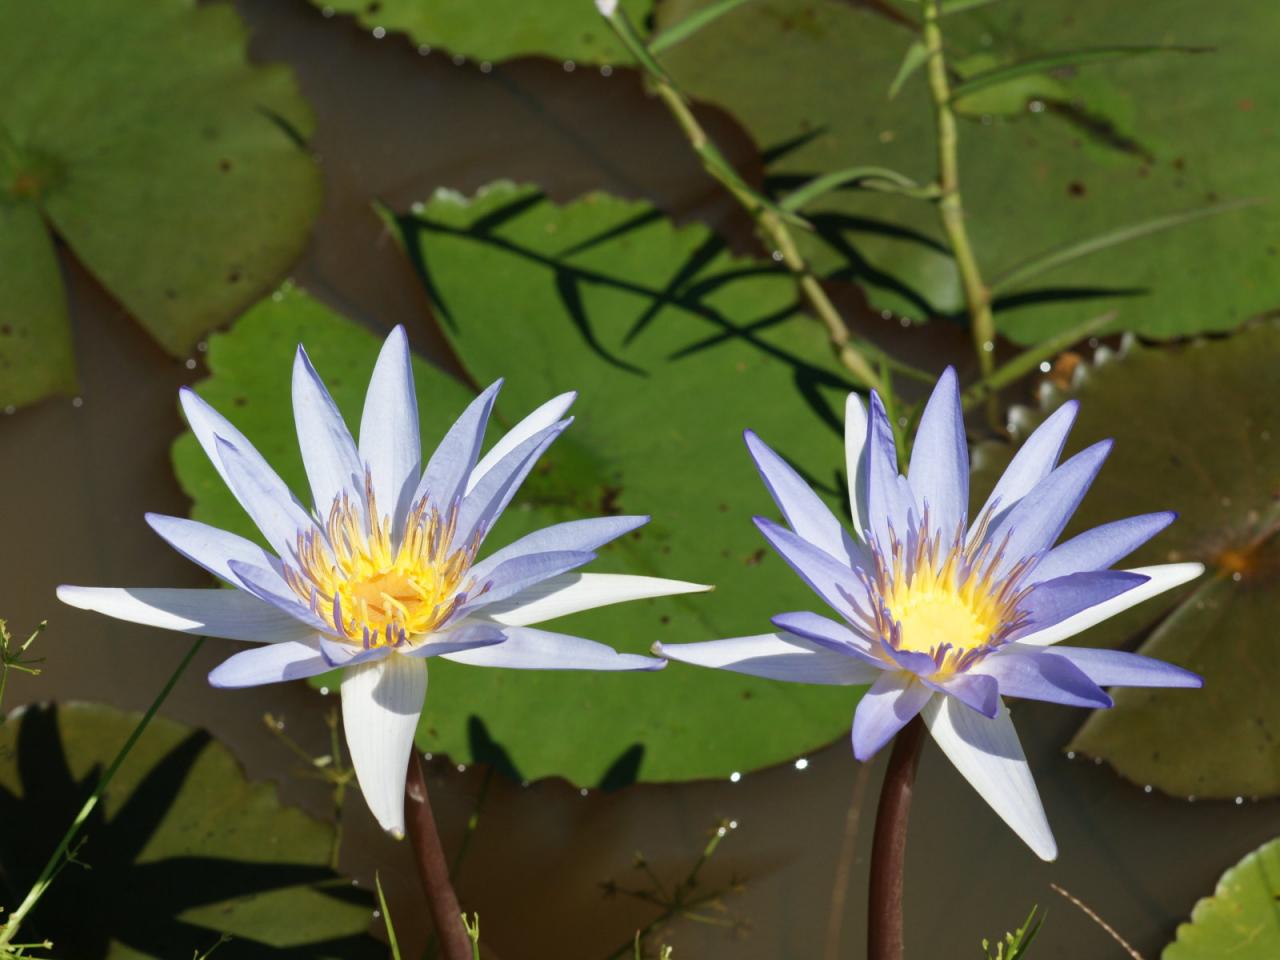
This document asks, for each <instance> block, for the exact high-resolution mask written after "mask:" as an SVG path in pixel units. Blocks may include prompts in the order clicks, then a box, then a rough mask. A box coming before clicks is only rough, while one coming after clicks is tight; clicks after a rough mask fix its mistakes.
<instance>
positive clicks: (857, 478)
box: [844, 393, 867, 539]
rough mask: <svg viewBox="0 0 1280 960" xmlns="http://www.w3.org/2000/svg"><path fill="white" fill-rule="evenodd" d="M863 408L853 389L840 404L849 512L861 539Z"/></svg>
mask: <svg viewBox="0 0 1280 960" xmlns="http://www.w3.org/2000/svg"><path fill="white" fill-rule="evenodd" d="M866 449H867V408H866V407H865V406H864V405H863V403H862V398H861V397H860V396H858V395H857V394H856V393H851V394H849V398H848V399H847V400H846V401H845V404H844V463H845V472H846V473H847V474H848V480H849V514H850V516H851V517H852V518H853V532H854V533H856V534H857V535H858V538H859V539H862V536H863V531H864V530H865V529H866V524H867V458H866V456H865V455H864V454H865V452H866Z"/></svg>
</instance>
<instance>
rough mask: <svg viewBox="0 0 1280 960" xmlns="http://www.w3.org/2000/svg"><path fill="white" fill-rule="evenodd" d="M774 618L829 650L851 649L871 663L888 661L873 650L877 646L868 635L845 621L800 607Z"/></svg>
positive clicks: (850, 651) (780, 625) (841, 651)
mask: <svg viewBox="0 0 1280 960" xmlns="http://www.w3.org/2000/svg"><path fill="white" fill-rule="evenodd" d="M771 622H772V623H773V625H774V626H775V627H778V628H779V629H781V630H786V631H787V632H788V633H794V634H797V635H799V636H801V637H804V638H805V639H806V640H812V641H813V642H814V643H816V644H818V645H819V646H822V647H826V648H827V649H828V650H834V651H835V652H836V653H844V654H850V653H851V654H854V655H855V656H859V657H862V658H864V659H866V660H868V661H870V662H871V663H877V664H880V665H881V666H883V665H884V662H883V661H882V660H881V659H880V658H879V657H877V656H876V655H875V653H874V652H873V647H872V646H871V643H870V642H869V641H868V640H867V638H866V637H863V636H860V635H859V634H858V633H857V632H855V631H854V630H852V629H851V628H850V627H848V626H846V625H845V624H843V623H837V622H836V621H835V620H831V619H829V618H828V617H824V616H821V615H819V614H816V613H810V612H809V611H808V610H799V611H796V612H794V613H780V614H778V615H777V616H775V617H773V618H771Z"/></svg>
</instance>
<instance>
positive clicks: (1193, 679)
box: [1030, 646, 1204, 688]
mask: <svg viewBox="0 0 1280 960" xmlns="http://www.w3.org/2000/svg"><path fill="white" fill-rule="evenodd" d="M1030 649H1032V650H1036V649H1039V648H1037V647H1031V648H1030ZM1053 654H1054V656H1058V657H1062V658H1063V659H1065V660H1069V661H1071V663H1073V664H1074V665H1075V666H1076V667H1078V668H1079V669H1080V670H1081V671H1082V672H1083V673H1084V674H1085V675H1086V676H1087V677H1088V678H1089V679H1090V680H1092V681H1093V682H1094V683H1096V684H1097V685H1098V686H1100V687H1187V688H1198V687H1203V686H1204V678H1203V677H1201V676H1200V675H1199V674H1196V673H1192V672H1191V671H1190V670H1184V669H1183V668H1182V667H1179V666H1175V665H1174V664H1172V663H1165V662H1164V661H1163V660H1155V659H1152V658H1151V657H1144V656H1142V655H1141V654H1137V653H1127V652H1125V651H1123V650H1094V649H1090V648H1087V647H1064V646H1056V647H1054V648H1053Z"/></svg>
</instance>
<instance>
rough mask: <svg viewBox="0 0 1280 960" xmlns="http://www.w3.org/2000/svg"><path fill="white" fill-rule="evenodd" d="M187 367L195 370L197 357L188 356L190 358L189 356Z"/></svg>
mask: <svg viewBox="0 0 1280 960" xmlns="http://www.w3.org/2000/svg"><path fill="white" fill-rule="evenodd" d="M186 368H187V369H188V370H194V369H195V368H196V361H195V358H194V357H188V358H187V362H186Z"/></svg>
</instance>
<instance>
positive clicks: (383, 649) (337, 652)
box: [320, 636, 392, 668]
mask: <svg viewBox="0 0 1280 960" xmlns="http://www.w3.org/2000/svg"><path fill="white" fill-rule="evenodd" d="M391 652H392V651H391V648H390V647H388V646H377V647H373V646H371V647H369V648H368V649H366V648H365V647H363V646H361V645H359V644H355V643H344V642H342V641H340V640H334V639H332V638H331V637H326V636H321V637H320V653H321V654H322V655H323V656H324V658H325V660H327V661H328V663H329V666H330V667H331V668H338V667H354V666H355V665H356V664H359V663H369V662H370V661H373V660H381V659H382V658H383V657H386V656H389V655H390V654H391Z"/></svg>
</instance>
